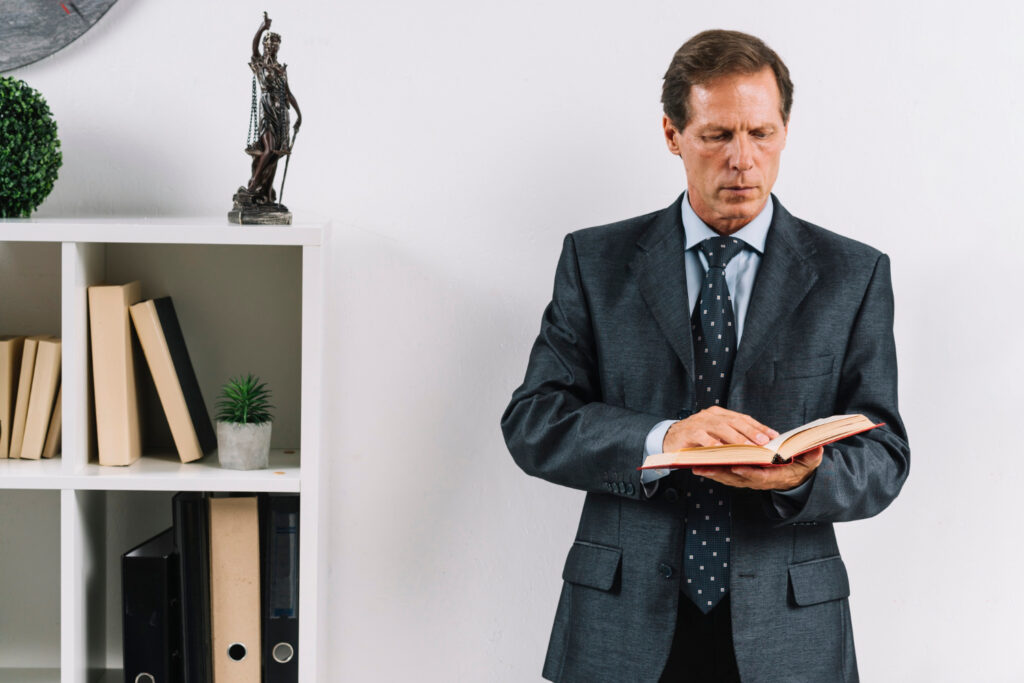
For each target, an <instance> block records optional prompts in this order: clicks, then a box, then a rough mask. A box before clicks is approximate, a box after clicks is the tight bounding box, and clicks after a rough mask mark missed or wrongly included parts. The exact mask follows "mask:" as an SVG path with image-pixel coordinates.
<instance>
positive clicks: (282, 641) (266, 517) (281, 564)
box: [260, 494, 299, 683]
mask: <svg viewBox="0 0 1024 683" xmlns="http://www.w3.org/2000/svg"><path fill="white" fill-rule="evenodd" d="M260 504H261V510H260V526H261V529H262V534H263V538H262V542H261V543H260V553H261V556H262V557H261V563H262V565H263V573H262V581H263V590H262V594H263V595H262V600H263V675H264V680H265V681H266V683H298V680H299V496H298V495H296V494H263V495H261V496H260Z"/></svg>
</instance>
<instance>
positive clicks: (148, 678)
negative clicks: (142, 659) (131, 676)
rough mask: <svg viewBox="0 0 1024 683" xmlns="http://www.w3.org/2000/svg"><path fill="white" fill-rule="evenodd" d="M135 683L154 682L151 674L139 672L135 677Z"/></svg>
mask: <svg viewBox="0 0 1024 683" xmlns="http://www.w3.org/2000/svg"><path fill="white" fill-rule="evenodd" d="M135 683H156V679H155V678H153V674H147V673H141V674H139V675H138V676H136V677H135Z"/></svg>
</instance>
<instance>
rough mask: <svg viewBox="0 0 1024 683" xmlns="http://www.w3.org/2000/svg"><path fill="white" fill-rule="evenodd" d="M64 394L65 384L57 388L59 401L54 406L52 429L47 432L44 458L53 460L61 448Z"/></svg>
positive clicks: (51, 421)
mask: <svg viewBox="0 0 1024 683" xmlns="http://www.w3.org/2000/svg"><path fill="white" fill-rule="evenodd" d="M63 393H64V384H63V383H61V385H60V387H58V388H57V400H56V401H55V402H54V404H53V415H52V416H50V428H49V429H47V430H46V443H45V444H43V457H44V458H52V457H53V456H55V455H57V450H58V449H59V448H60V430H61V424H62V422H63V415H62V411H61V407H60V406H61V400H60V397H61V394H63Z"/></svg>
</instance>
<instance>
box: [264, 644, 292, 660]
mask: <svg viewBox="0 0 1024 683" xmlns="http://www.w3.org/2000/svg"><path fill="white" fill-rule="evenodd" d="M270 655H271V656H272V657H273V658H274V661H275V662H277V663H278V664H287V663H288V662H290V661H292V657H294V656H295V648H293V647H292V646H291V644H290V643H278V644H277V645H275V646H274V649H273V650H271V651H270Z"/></svg>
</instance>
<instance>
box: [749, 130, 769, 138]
mask: <svg viewBox="0 0 1024 683" xmlns="http://www.w3.org/2000/svg"><path fill="white" fill-rule="evenodd" d="M751 135H753V136H754V137H755V138H758V139H761V140H764V139H765V138H766V137H768V133H766V132H764V131H763V130H755V131H754V132H753V133H751Z"/></svg>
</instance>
